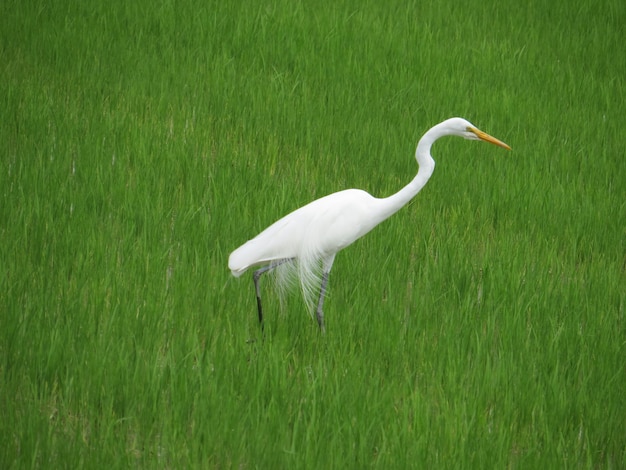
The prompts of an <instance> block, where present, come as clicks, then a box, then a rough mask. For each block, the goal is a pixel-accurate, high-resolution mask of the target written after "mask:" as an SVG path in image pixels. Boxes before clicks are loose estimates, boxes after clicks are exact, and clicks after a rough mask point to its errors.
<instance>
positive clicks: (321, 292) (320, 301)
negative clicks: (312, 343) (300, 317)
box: [316, 271, 329, 333]
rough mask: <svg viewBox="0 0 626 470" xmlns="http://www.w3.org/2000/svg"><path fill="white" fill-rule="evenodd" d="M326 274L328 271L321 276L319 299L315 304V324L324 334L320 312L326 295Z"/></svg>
mask: <svg viewBox="0 0 626 470" xmlns="http://www.w3.org/2000/svg"><path fill="white" fill-rule="evenodd" d="M328 274H329V272H328V271H324V274H323V275H322V285H321V286H320V299H319V301H318V302H317V312H316V313H317V324H318V325H319V326H320V330H322V333H325V332H326V328H325V327H324V312H323V311H322V307H323V306H324V296H325V295H326V285H327V284H328Z"/></svg>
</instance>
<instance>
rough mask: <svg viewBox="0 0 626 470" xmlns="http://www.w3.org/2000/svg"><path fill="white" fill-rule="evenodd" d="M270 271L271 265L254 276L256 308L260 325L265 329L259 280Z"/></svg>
mask: <svg viewBox="0 0 626 470" xmlns="http://www.w3.org/2000/svg"><path fill="white" fill-rule="evenodd" d="M270 269H272V265H271V264H270V265H267V266H264V267H262V268H261V269H258V270H256V271H254V274H253V276H252V279H253V280H254V290H255V292H256V306H257V308H258V309H259V323H260V324H261V328H263V308H262V307H261V289H259V279H260V278H261V276H262V275H263V273H266V272H267V271H269V270H270Z"/></svg>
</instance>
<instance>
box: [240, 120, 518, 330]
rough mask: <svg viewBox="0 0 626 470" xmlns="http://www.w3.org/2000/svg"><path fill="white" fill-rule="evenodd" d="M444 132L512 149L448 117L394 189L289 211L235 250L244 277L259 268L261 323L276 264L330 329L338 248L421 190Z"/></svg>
mask: <svg viewBox="0 0 626 470" xmlns="http://www.w3.org/2000/svg"><path fill="white" fill-rule="evenodd" d="M445 136H458V137H463V138H465V139H468V140H482V141H485V142H489V143H491V144H494V145H497V146H499V147H502V148H505V149H507V150H511V147H509V146H508V145H507V144H505V143H504V142H502V141H500V140H498V139H496V138H495V137H492V136H490V135H489V134H486V133H485V132H483V131H481V130H479V129H478V128H477V127H475V126H474V125H473V124H471V123H470V122H469V121H467V120H465V119H463V118H459V117H453V118H450V119H447V120H445V121H443V122H441V123H439V124H437V125H435V126H434V127H432V128H431V129H429V130H428V131H427V132H426V133H425V134H424V135H423V136H422V138H421V139H420V140H419V142H418V144H417V148H416V150H415V158H416V160H417V164H418V172H417V175H416V176H415V177H414V178H413V180H412V181H411V182H410V183H409V184H407V185H406V186H405V187H403V188H402V189H400V190H399V191H398V192H396V193H395V194H392V195H391V196H388V197H383V198H377V197H374V196H372V195H371V194H369V193H368V192H366V191H364V190H361V189H345V190H343V191H339V192H335V193H332V194H330V195H328V196H324V197H322V198H320V199H316V200H314V201H313V202H310V203H309V204H307V205H305V206H302V207H300V208H299V209H296V210H294V211H293V212H291V213H289V214H287V215H286V216H284V217H283V218H281V219H279V220H278V221H276V222H274V223H273V224H272V225H270V226H269V227H267V228H266V229H265V230H263V231H262V232H261V233H259V234H258V235H257V236H256V237H254V238H252V239H251V240H248V241H247V242H245V243H244V244H243V245H241V246H240V247H239V248H237V249H235V250H234V251H233V252H232V253H231V254H230V256H229V258H228V267H229V269H230V271H231V273H232V274H233V276H235V277H240V276H241V275H242V274H243V273H245V272H246V271H247V270H248V269H250V268H253V267H256V268H258V269H256V270H255V271H254V274H253V276H252V278H253V281H254V289H255V294H256V300H257V310H258V316H259V323H260V324H261V328H262V329H263V309H262V306H261V291H260V287H259V280H260V278H261V276H262V275H263V274H265V273H266V272H268V271H271V270H274V269H276V270H277V271H281V270H282V271H285V272H290V274H289V275H287V277H289V276H291V277H292V278H293V277H294V276H295V277H296V278H297V279H298V280H299V282H300V284H301V287H302V290H303V294H304V298H305V301H306V302H307V305H308V306H309V310H313V309H315V314H316V317H317V323H318V325H319V328H320V330H321V331H322V333H324V332H325V326H324V312H323V305H324V298H325V296H326V290H327V286H328V277H329V274H330V270H331V268H332V266H333V262H334V261H335V256H336V254H337V253H338V252H339V251H340V250H342V249H344V248H345V247H347V246H348V245H350V244H351V243H353V242H354V241H356V240H358V239H359V238H361V237H362V236H364V235H365V234H367V233H368V232H369V231H371V230H372V229H373V228H374V227H376V226H377V225H378V224H380V223H381V222H383V221H384V220H386V219H388V218H389V217H391V216H392V215H393V214H395V213H396V212H397V211H399V210H400V209H401V208H402V207H404V206H405V205H406V204H407V203H408V202H409V201H411V199H413V198H414V197H415V196H416V195H417V193H419V192H420V191H421V189H422V188H423V187H424V186H425V185H426V183H427V182H428V180H429V178H430V177H431V175H432V174H433V171H434V169H435V161H434V159H433V158H432V156H431V154H430V149H431V146H432V145H433V144H434V143H435V141H436V140H438V139H439V138H441V137H445ZM283 268H285V269H283ZM284 277H285V276H282V278H284ZM279 279H280V277H279ZM315 297H317V303H316V304H315Z"/></svg>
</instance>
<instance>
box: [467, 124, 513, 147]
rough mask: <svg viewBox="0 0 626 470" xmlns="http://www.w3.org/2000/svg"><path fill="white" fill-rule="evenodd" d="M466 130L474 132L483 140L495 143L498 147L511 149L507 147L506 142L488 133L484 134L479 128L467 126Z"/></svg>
mask: <svg viewBox="0 0 626 470" xmlns="http://www.w3.org/2000/svg"><path fill="white" fill-rule="evenodd" d="M467 130H468V131H470V132H472V133H474V134H476V137H478V138H479V139H480V140H484V141H485V142H489V143H490V144H494V145H497V146H498V147H502V148H505V149H507V150H511V147H509V146H508V145H507V144H505V143H504V142H502V141H501V140H498V139H496V138H495V137H492V136H490V135H489V134H486V133H485V132H483V131H481V130H480V129H476V128H475V127H468V128H467Z"/></svg>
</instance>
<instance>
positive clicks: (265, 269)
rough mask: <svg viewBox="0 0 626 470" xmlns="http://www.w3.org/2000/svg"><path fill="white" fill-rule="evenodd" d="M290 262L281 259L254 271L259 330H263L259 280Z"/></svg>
mask: <svg viewBox="0 0 626 470" xmlns="http://www.w3.org/2000/svg"><path fill="white" fill-rule="evenodd" d="M291 260H292V259H283V260H280V261H275V262H272V263H270V264H268V265H267V266H263V267H262V268H261V269H257V270H256V271H254V274H253V276H252V279H253V280H254V291H255V292H256V306H257V309H258V310H259V323H260V324H261V329H263V309H262V308H261V289H260V288H259V279H260V278H261V276H262V275H263V274H264V273H266V272H268V271H270V270H272V269H274V268H275V267H277V266H280V265H281V264H283V263H287V262H289V261H291Z"/></svg>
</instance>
